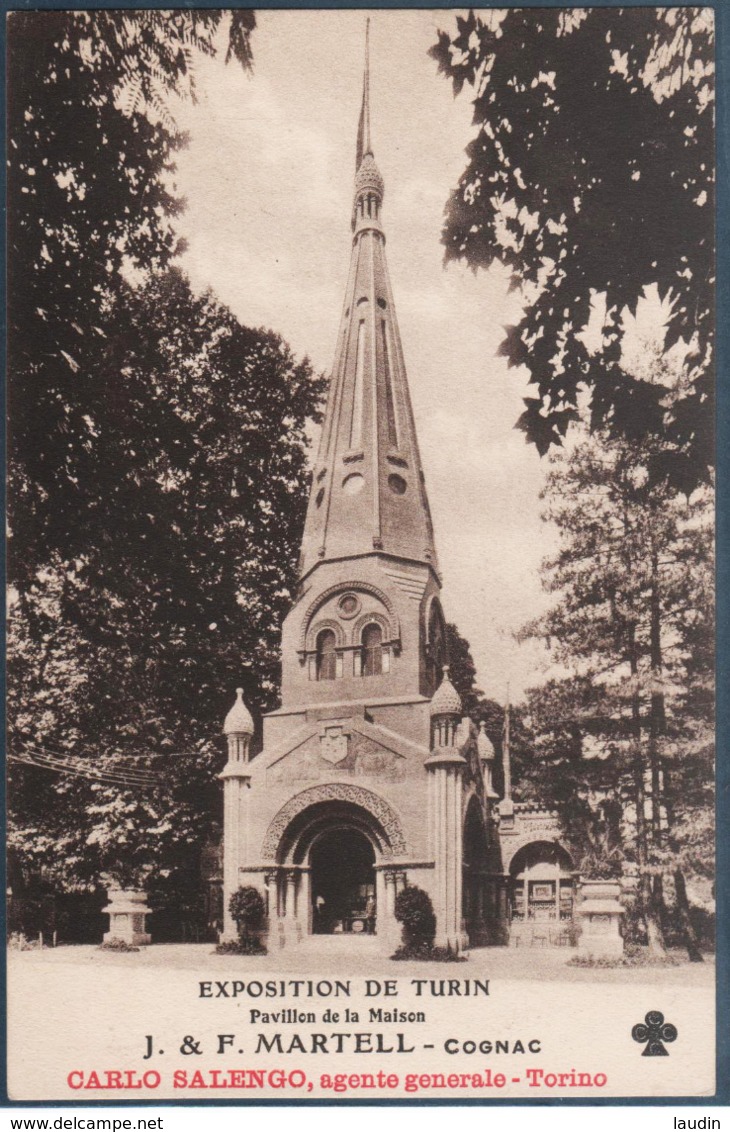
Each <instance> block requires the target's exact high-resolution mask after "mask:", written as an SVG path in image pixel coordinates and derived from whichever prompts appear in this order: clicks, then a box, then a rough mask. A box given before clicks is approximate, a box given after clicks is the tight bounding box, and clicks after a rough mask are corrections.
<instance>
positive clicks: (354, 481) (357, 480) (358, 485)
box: [342, 472, 365, 495]
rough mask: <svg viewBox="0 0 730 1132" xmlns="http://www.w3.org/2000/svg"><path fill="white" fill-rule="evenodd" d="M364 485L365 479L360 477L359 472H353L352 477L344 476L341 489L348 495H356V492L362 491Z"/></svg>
mask: <svg viewBox="0 0 730 1132" xmlns="http://www.w3.org/2000/svg"><path fill="white" fill-rule="evenodd" d="M364 484H365V477H364V476H361V475H360V473H359V472H353V473H352V475H349V476H345V478H344V479H343V481H342V489H343V491H346V492H347V494H348V495H357V493H358V491H362V489H363V486H364Z"/></svg>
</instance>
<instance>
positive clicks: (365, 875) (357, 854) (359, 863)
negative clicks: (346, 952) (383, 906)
mask: <svg viewBox="0 0 730 1132" xmlns="http://www.w3.org/2000/svg"><path fill="white" fill-rule="evenodd" d="M309 866H310V870H311V892H312V931H313V933H314V934H315V935H341V934H348V933H350V932H352V933H353V934H355V935H359V934H362V933H366V934H373V933H374V932H375V924H376V914H377V900H376V890H375V850H374V848H373V845H372V843H371V842H370V840H369V839H368V838H367V837H366V836H365V834H364V833H362V832H361V831H360V830H359V829H354V828H352V827H347V826H343V827H340V828H337V829H332V830H329V831H328V832H326V833H323V834H322V835H321V836H320V837H319V838H317V840H316V841H315V842H314V844H313V845H312V848H311V851H310V856H309Z"/></svg>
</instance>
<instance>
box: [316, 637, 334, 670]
mask: <svg viewBox="0 0 730 1132" xmlns="http://www.w3.org/2000/svg"><path fill="white" fill-rule="evenodd" d="M335 644H336V641H335V635H334V633H333V632H332V630H331V629H325V630H324V631H323V632H321V633H320V634H319V636H318V637H317V679H318V680H334V679H335V677H336V676H337V654H336V652H335Z"/></svg>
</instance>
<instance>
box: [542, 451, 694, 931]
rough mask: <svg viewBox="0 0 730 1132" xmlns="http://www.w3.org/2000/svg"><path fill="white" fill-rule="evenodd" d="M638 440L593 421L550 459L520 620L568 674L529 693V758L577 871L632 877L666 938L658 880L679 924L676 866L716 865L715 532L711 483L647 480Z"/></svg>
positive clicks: (683, 869)
mask: <svg viewBox="0 0 730 1132" xmlns="http://www.w3.org/2000/svg"><path fill="white" fill-rule="evenodd" d="M573 440H574V441H575V438H573ZM649 448H650V443H649V442H647V441H644V442H636V443H633V444H631V443H629V442H626V441H618V440H613V439H611V438H609V437H608V436H606V435H605V434H604V435H602V436H600V437H597V436H594V437H593V438H592V439H591V440H590V441H586V440H583V441H582V442H581V441H577V442H574V443H573V445H572V447H571V451H570V453H569V454H566V456H565V457H563V458H557V457H556V458H555V459H554V460H553V465H552V470H551V473H550V475H549V477H548V482H547V487H546V491H545V497H546V500H547V510H546V518H548V519H549V520H550V521H552V522H553V523H555V524H556V525H557V527H558V530H559V532H560V535H561V548H560V551H559V553H558V555H557V556H556V557H555V558H554V559H553V560H551V561H549V562H547V563H546V564H545V584H546V586H547V588H548V589H549V590H550V591H551V592H552V593H553V594H554V595H555V602H554V605H553V607H552V609H551V611H550V612H549V613H548V615H547V616H546V617H545V618H544V619H543V620H542V621H541V622H539V623H537V624H536V625H533V626H531V627H530V629H529V631H530V632H532V633H534V634H538V635H541V636H543V637H545V638H547V640H548V642H549V644H550V646H551V654H552V657H553V659H554V660H555V662H556V663H557V665H559V666H560V668H561V670H562V671H563V672H564V673H566V675H565V676H556V677H555V678H554V679H552V680H551V681H549V682H548V684H547V685H546V686H544V687H541V688H538V689H535V691H534V693H533V694H532V696H531V699H530V708H531V720H532V725H533V727H534V729H535V731H536V733H537V734H538V735H539V736H541V740H540V743H539V744H538V747H537V750H536V758H535V760H534V763H533V766H532V769H531V770H530V768H529V767H527V768H526V770H527V781H528V782H529V783H531V788H532V790H533V791H534V793H535V794H536V796H538V797H540V796H542V797H548V798H550V799H551V800H554V802H555V803H556V804H557V805H558V807H559V809H560V810H561V812H562V815H563V818H564V822H565V825H566V828H567V829H568V831H569V835H570V837H571V839H572V840H573V842H574V844H575V846H576V849H577V851H578V854H579V858H581V859H580V867H581V870H582V871H584V872H588V873H592V874H593V875H604V876H605V875H611V874H618V873H621V872H624V873H627V872H628V873H629V874H631V875H633V876H635V877H636V880H637V885H638V890H637V900H638V913H639V918H640V919H641V920H642V922H643V923H644V925H645V927H646V929H647V931H648V934H649V940H650V942H651V943H653V944H654V945H655V946H661V934H662V933H661V928H662V922H663V920H664V918H665V895H666V894H665V888H664V880H665V879H666V878H669V879H670V883H671V885H672V886H673V889H674V896H675V911H676V913H677V916H678V918H679V920H681V921H682V923H683V926H684V929H685V936H687V932H688V930H689V926H690V925H689V920H688V916H689V909H688V905H687V894H686V878H689V880H690V882H692V883H693V884H694V887H695V890H696V892H697V893H698V894H701V893H702V892H703V890H704V892H705V894H706V895H708V894H709V884H708V881H709V878H710V877H711V875H712V870H713V835H712V823H713V785H712V784H713V655H712V654H713V649H712V642H713V589H712V583H713V572H712V567H713V553H712V552H713V544H712V510H711V505H710V504H711V501H710V500H709V499H708V497H707V495H706V493H704V492H702V491H698V492H697V493H695V494H694V495H693V496H692V498H691V499H690V500H689V501H687V500H686V499H684V498H683V497H678V496H676V495H674V494H673V493H672V491H671V490H670V489H669V488H667V487H666V486H665V485H657V484H652V483H651V480H650V477H649V473H648V469H647V464H648V457H649V454H650V453H649ZM675 919H676V917H675ZM689 946H690V949H691V948H692V940H691V938H689Z"/></svg>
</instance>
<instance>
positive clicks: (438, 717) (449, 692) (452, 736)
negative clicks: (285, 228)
mask: <svg viewBox="0 0 730 1132" xmlns="http://www.w3.org/2000/svg"><path fill="white" fill-rule="evenodd" d="M443 673H444V675H443V679H442V681H441V683H440V684H439V686H438V688H437V689H436V691H435V693H434V696H433V698H432V700H431V709H430V710H431V735H432V745H433V748H434V752H435V751H436V750H437V748H439V747H453V746H455V740H456V731H457V728H458V726H459V722H460V720H461V712H462V705H461V696H460V695H459V693H458V692H457V690H456V688H455V687H454V685H453V684H452V683H451V681H450V680H449V666H448V664H445V665H444V669H443Z"/></svg>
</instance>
